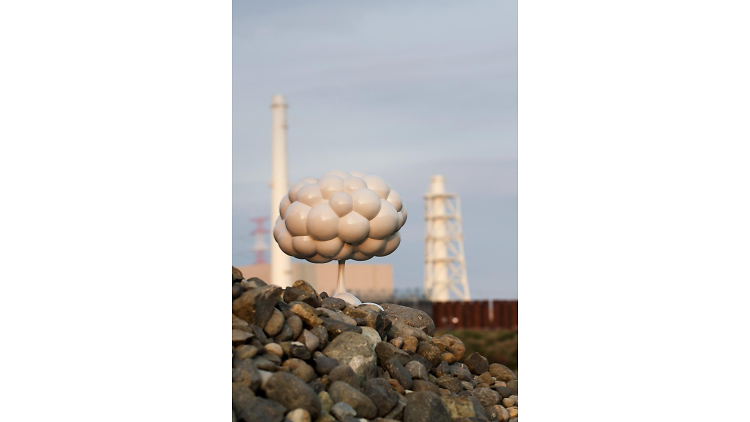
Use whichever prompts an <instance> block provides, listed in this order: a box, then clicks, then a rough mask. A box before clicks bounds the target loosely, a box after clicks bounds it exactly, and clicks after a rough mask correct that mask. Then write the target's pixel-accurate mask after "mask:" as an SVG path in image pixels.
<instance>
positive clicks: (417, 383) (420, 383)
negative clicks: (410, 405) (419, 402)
mask: <svg viewBox="0 0 750 422" xmlns="http://www.w3.org/2000/svg"><path fill="white" fill-rule="evenodd" d="M412 391H414V392H415V393H418V392H420V391H432V392H433V393H435V394H440V389H439V388H438V386H437V385H435V384H433V383H431V382H429V381H424V380H414V386H413V387H412Z"/></svg>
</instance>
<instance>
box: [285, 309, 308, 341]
mask: <svg viewBox="0 0 750 422" xmlns="http://www.w3.org/2000/svg"><path fill="white" fill-rule="evenodd" d="M289 312H290V313H292V314H293V312H291V311H289ZM286 325H288V326H289V328H291V329H292V339H294V340H296V339H297V338H298V337H299V336H300V334H302V330H303V328H304V327H303V326H302V320H301V319H300V318H299V317H298V316H297V315H296V314H293V315H290V316H289V317H287V319H286Z"/></svg>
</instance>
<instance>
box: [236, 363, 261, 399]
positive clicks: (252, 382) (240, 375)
mask: <svg viewBox="0 0 750 422" xmlns="http://www.w3.org/2000/svg"><path fill="white" fill-rule="evenodd" d="M232 382H237V383H240V384H243V385H246V386H247V387H248V388H249V389H250V390H252V391H253V392H255V391H258V388H259V387H260V384H261V377H260V372H258V367H257V365H256V363H255V361H253V360H252V359H245V360H243V361H242V362H241V363H240V365H239V366H238V367H236V368H234V369H232Z"/></svg>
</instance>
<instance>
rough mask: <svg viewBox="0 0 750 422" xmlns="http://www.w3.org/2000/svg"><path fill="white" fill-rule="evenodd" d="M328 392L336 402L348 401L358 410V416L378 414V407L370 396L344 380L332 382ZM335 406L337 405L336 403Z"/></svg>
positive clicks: (370, 416)
mask: <svg viewBox="0 0 750 422" xmlns="http://www.w3.org/2000/svg"><path fill="white" fill-rule="evenodd" d="M328 394H330V395H331V398H332V399H333V401H335V402H336V403H339V402H345V403H348V404H349V405H350V406H351V407H352V408H353V409H354V410H355V411H356V412H357V416H358V417H362V418H366V419H372V418H374V417H375V416H376V415H377V414H378V409H377V408H376V407H375V404H374V403H373V402H372V400H370V398H369V397H367V396H366V395H364V394H362V393H361V392H360V391H359V389H356V388H354V387H352V386H351V385H349V384H347V383H345V382H343V381H336V382H334V383H333V384H331V386H330V387H328ZM334 407H336V406H335V405H334ZM334 412H335V410H334Z"/></svg>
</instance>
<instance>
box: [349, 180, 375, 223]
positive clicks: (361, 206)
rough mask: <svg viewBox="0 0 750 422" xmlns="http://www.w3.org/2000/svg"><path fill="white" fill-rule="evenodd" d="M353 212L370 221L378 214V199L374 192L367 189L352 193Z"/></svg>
mask: <svg viewBox="0 0 750 422" xmlns="http://www.w3.org/2000/svg"><path fill="white" fill-rule="evenodd" d="M352 202H353V205H354V212H356V213H357V214H359V215H361V216H362V217H365V218H366V219H368V220H372V219H373V218H375V216H376V215H378V212H380V198H378V195H376V194H375V192H373V191H371V190H370V189H367V188H362V189H357V190H355V191H354V192H352Z"/></svg>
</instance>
